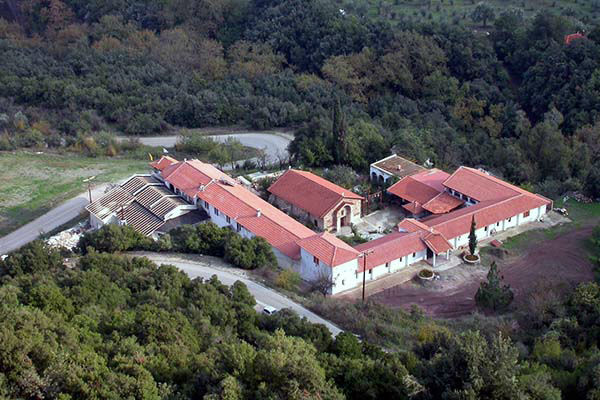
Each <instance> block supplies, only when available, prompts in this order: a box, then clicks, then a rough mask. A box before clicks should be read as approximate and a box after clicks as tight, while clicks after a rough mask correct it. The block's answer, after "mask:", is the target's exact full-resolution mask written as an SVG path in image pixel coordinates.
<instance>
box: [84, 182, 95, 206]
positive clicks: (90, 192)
mask: <svg viewBox="0 0 600 400" xmlns="http://www.w3.org/2000/svg"><path fill="white" fill-rule="evenodd" d="M94 179H96V176H91V177H89V178H87V179H84V180H83V181H84V182H86V183H87V187H88V195H89V198H90V203H92V181H93V180H94Z"/></svg>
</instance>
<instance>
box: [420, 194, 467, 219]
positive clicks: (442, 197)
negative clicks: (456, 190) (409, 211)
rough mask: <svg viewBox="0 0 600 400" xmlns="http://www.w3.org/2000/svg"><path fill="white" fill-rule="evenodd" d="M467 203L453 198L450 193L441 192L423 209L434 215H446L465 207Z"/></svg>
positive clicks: (424, 205)
mask: <svg viewBox="0 0 600 400" xmlns="http://www.w3.org/2000/svg"><path fill="white" fill-rule="evenodd" d="M464 203H465V202H464V201H462V200H461V199H459V198H456V197H454V196H452V195H451V194H450V193H448V192H441V193H440V194H438V195H437V196H435V197H434V198H433V199H431V200H429V201H428V202H427V203H425V204H423V208H424V209H425V210H427V211H429V212H430V213H432V214H445V213H447V212H450V211H452V210H454V209H455V208H457V207H459V206H461V205H463V204H464Z"/></svg>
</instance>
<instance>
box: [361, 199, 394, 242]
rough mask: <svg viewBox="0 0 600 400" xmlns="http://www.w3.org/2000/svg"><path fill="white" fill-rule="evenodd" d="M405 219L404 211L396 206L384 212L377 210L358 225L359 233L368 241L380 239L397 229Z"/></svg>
mask: <svg viewBox="0 0 600 400" xmlns="http://www.w3.org/2000/svg"><path fill="white" fill-rule="evenodd" d="M403 219H404V213H403V212H402V209H401V208H400V207H398V206H395V205H390V206H387V207H386V208H384V209H382V210H377V211H375V212H372V213H371V214H369V215H366V216H364V217H363V218H362V221H361V222H360V223H358V224H356V229H357V230H358V233H360V235H361V236H362V237H364V238H366V239H369V240H373V239H377V238H380V237H382V236H384V235H385V233H386V231H387V233H389V232H391V231H392V230H394V229H396V225H398V222H400V221H402V220H403Z"/></svg>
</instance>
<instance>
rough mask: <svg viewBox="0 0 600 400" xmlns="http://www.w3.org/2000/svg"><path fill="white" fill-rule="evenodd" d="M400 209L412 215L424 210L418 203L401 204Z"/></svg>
mask: <svg viewBox="0 0 600 400" xmlns="http://www.w3.org/2000/svg"><path fill="white" fill-rule="evenodd" d="M402 208H404V209H405V210H406V211H408V212H409V213H411V214H412V215H419V214H421V213H422V212H423V211H424V210H425V209H424V208H423V206H421V204H419V202H418V201H411V202H410V203H406V204H403V205H402Z"/></svg>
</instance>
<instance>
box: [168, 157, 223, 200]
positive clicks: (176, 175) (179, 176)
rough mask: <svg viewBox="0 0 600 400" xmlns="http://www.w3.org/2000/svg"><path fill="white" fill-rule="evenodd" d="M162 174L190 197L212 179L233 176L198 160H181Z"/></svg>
mask: <svg viewBox="0 0 600 400" xmlns="http://www.w3.org/2000/svg"><path fill="white" fill-rule="evenodd" d="M161 176H162V177H163V179H164V180H166V181H167V182H169V183H170V184H172V185H173V186H174V187H176V188H177V189H179V190H181V191H182V192H183V193H185V194H187V195H188V196H190V197H194V195H195V194H196V192H197V191H198V189H199V188H200V185H207V184H208V183H210V182H211V181H212V180H219V179H226V180H229V181H231V178H230V177H229V176H228V175H226V174H225V173H223V172H221V171H219V170H218V169H217V168H215V167H213V166H212V165H210V164H205V163H203V162H201V161H198V160H191V161H181V162H177V163H175V164H171V165H169V166H168V167H166V168H165V169H164V170H163V171H162V172H161Z"/></svg>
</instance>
